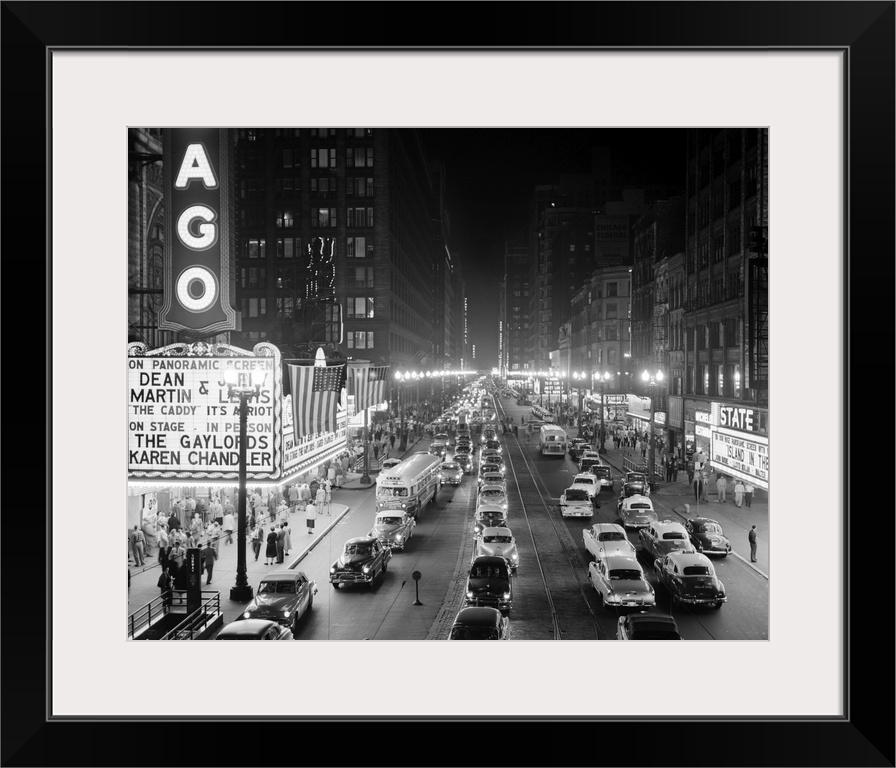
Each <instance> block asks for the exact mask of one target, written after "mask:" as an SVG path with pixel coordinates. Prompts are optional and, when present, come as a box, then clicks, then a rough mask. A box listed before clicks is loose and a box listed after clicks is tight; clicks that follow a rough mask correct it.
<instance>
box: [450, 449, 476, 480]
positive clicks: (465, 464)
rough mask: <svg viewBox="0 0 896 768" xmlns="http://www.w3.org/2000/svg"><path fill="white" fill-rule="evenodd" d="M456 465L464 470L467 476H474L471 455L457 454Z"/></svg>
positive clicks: (455, 455) (455, 456)
mask: <svg viewBox="0 0 896 768" xmlns="http://www.w3.org/2000/svg"><path fill="white" fill-rule="evenodd" d="M454 463H455V464H457V465H458V466H459V467H460V468H461V469H462V470H463V472H464V474H465V475H472V474H473V459H472V458H470V454H469V453H455V454H454Z"/></svg>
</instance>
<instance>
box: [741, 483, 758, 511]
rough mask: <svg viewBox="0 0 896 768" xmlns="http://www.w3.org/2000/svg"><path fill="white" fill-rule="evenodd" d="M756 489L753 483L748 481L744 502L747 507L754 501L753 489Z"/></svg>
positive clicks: (745, 486) (745, 487)
mask: <svg viewBox="0 0 896 768" xmlns="http://www.w3.org/2000/svg"><path fill="white" fill-rule="evenodd" d="M755 490H756V489H755V488H754V487H753V483H747V484H746V485H744V502H745V503H746V505H747V509H749V508H750V505H751V504H752V503H753V491H755Z"/></svg>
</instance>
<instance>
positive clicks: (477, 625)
mask: <svg viewBox="0 0 896 768" xmlns="http://www.w3.org/2000/svg"><path fill="white" fill-rule="evenodd" d="M508 632H509V622H508V620H507V617H506V616H504V614H502V613H501V611H499V610H498V609H497V608H490V607H485V606H483V607H475V608H462V609H461V610H460V611H459V612H458V614H457V616H456V617H455V619H454V624H453V625H452V627H451V632H450V634H449V635H448V639H449V640H506V639H507V636H508Z"/></svg>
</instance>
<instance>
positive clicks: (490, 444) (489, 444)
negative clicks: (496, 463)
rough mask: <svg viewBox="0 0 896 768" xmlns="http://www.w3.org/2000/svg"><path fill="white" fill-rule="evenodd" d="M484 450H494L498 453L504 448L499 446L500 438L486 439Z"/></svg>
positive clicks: (502, 451)
mask: <svg viewBox="0 0 896 768" xmlns="http://www.w3.org/2000/svg"><path fill="white" fill-rule="evenodd" d="M484 449H485V450H487V451H488V450H496V451H497V452H498V453H504V449H503V448H502V447H501V441H500V440H496V439H495V440H486V441H485V448H484Z"/></svg>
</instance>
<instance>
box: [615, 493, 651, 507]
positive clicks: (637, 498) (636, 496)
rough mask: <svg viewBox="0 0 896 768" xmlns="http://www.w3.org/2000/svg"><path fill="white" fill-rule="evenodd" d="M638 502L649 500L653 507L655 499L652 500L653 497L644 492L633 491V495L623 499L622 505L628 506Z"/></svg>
mask: <svg viewBox="0 0 896 768" xmlns="http://www.w3.org/2000/svg"><path fill="white" fill-rule="evenodd" d="M636 502H637V503H639V504H643V503H644V502H647V503H648V504H650V506H651V507H653V501H652V500H651V498H650V497H649V496H645V495H644V494H643V493H633V494H632V495H631V496H627V497H626V498H625V499H623V501H622V505H623V506H626V505H630V504H634V503H636Z"/></svg>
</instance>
